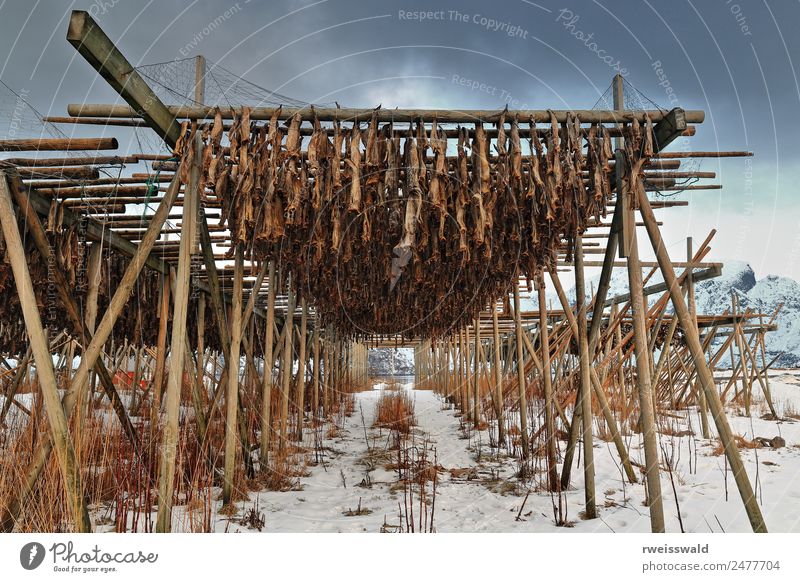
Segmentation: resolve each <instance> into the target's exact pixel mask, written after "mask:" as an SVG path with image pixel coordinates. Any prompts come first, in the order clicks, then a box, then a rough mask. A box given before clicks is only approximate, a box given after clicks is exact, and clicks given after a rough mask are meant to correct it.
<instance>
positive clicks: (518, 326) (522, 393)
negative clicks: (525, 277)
mask: <svg viewBox="0 0 800 582" xmlns="http://www.w3.org/2000/svg"><path fill="white" fill-rule="evenodd" d="M514 326H515V330H516V335H517V381H518V384H519V424H520V432H521V435H520V436H521V443H522V459H523V460H524V461H527V460H528V455H529V453H530V443H529V442H528V396H527V393H526V391H527V387H526V385H525V366H524V365H523V355H522V353H523V352H522V349H523V345H522V342H523V339H522V335H523V333H525V332H524V331H523V330H522V313H521V311H520V305H519V285H518V284H517V282H516V281H515V282H514Z"/></svg>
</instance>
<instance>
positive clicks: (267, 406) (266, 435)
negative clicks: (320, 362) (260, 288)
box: [259, 261, 276, 471]
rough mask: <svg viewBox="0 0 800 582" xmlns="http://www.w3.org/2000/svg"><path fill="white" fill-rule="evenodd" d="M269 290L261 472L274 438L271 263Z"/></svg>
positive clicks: (262, 383)
mask: <svg viewBox="0 0 800 582" xmlns="http://www.w3.org/2000/svg"><path fill="white" fill-rule="evenodd" d="M268 277H269V282H268V285H269V289H268V290H267V323H266V329H265V330H264V375H263V376H262V378H261V446H260V448H259V458H260V464H261V470H262V471H264V470H266V469H267V467H268V466H269V448H270V444H271V440H272V439H271V436H272V422H271V416H272V410H271V408H272V367H273V365H274V363H275V362H274V359H275V358H274V357H273V355H272V354H273V349H274V347H273V343H274V342H275V287H276V281H275V263H274V262H273V261H270V262H269V275H268Z"/></svg>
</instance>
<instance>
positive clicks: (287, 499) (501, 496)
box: [174, 371, 800, 533]
mask: <svg viewBox="0 0 800 582" xmlns="http://www.w3.org/2000/svg"><path fill="white" fill-rule="evenodd" d="M771 387H772V390H773V394H774V400H775V403H776V406H777V408H778V412H779V414H781V415H784V414H790V413H791V414H794V415H796V414H797V412H798V410H800V374H798V372H797V371H776V372H773V373H772V374H771ZM380 388H381V386H376V387H375V389H373V390H371V391H366V392H361V393H359V394H357V395H356V404H355V412H354V413H353V414H352V416H350V417H348V418H347V420H346V422H345V425H344V429H343V430H342V431H341V432H340V433H339V434H338V435H337V436H336V437H335V438H330V439H325V440H324V447H325V453H326V455H325V462H324V463H318V464H316V465H314V466H309V468H308V470H309V475H308V476H306V477H301V478H300V480H299V484H300V487H299V488H298V490H296V491H286V492H277V491H259V492H252V493H250V499H249V501H244V502H241V503H239V504H238V507H239V512H238V515H236V516H225V515H220V514H219V513H218V509H219V508H218V505H219V503H218V502H217V504H216V505H217V507H216V509H214V512H215V515H214V529H215V530H216V531H230V532H235V531H248V528H247V527H246V526H245V525H242V524H241V521H242V520H241V517H242V515H243V514H244V513H245V512H246V511H247V510H249V509H251V508H254V507H257V512H258V513H262V514H263V517H264V520H265V524H264V527H263V531H266V532H378V531H380V530H381V527H382V525H383V524H384V523H387V524H390V525H397V524H399V523H400V521H401V519H400V517H399V515H398V514H399V509H398V502H399V503H400V504H401V505H402V503H403V493H402V488H400V489H399V491H398V488H397V486H396V483H397V473H396V471H392V470H386V469H385V468H384V467H383V466H382V465H381V464H380V463H377V464H374V470H372V471H370V472H369V477H370V478H369V479H368V480H367V479H366V476H367V469H368V465H365V457H367V456H368V455H367V439H369V444H370V448H371V449H372V450H373V453H374V451H375V449H376V448H380V447H386V446H388V444H389V439H388V433H387V431H386V430H383V431H381V430H380V429H375V428H372V424H373V417H374V412H375V404H376V402H377V400H378V398H379V396H380ZM403 389H404V390H408V391H410V394H411V396H412V398H413V399H414V401H415V409H416V410H415V414H416V419H417V428H416V429H415V430H416V436H415V438H416V439H417V440H418V442H419V441H421V440H422V439H423V433H424V434H427V435H429V437H430V439H431V440H432V445H433V446H434V447H435V449H436V455H437V460H438V464H439V465H441V466H442V467H443V469H444V470H443V471H440V473H439V477H438V479H439V480H438V485H437V492H436V500H435V530H436V531H438V532H553V533H555V532H562V533H568V532H608V531H615V532H647V531H649V530H650V522H649V515H648V508H647V507H646V506H644V505H643V500H644V497H645V495H644V487H643V485H641V484H635V485H631V484H629V483H626V482H625V481H623V479H622V477H621V472H620V468H619V465H618V461H617V457H616V453H615V452H614V448H613V445H612V444H611V443H607V442H604V441H602V440H600V439H597V438H596V439H595V451H594V456H595V465H596V485H597V489H596V490H597V501H598V507H599V518H598V519H595V520H590V521H584V520H581V519H580V517H579V516H578V513H579V512H580V510H581V509H582V505H583V498H584V492H583V470H582V467H579V468H576V469H574V470H573V483H572V488H571V489H570V490H569V491H567V492H566V493H565V498H566V502H567V510H568V515H567V519H568V520H569V521H570V522H571V525H572V527H570V528H565V527H556V526H555V525H554V522H553V509H552V504H551V496H550V494H549V493H546V492H530V494H529V495H528V498H527V500H525V496H526V493H527V489H526V488H525V487H524V486H519V482H518V480H516V479H515V478H514V472H515V470H516V463H515V462H514V461H513V460H511V459H508V458H505V457H503V456H502V455H501V456H500V457H499V458H498V456H497V455H496V451H493V449H491V448H490V447H489V436H488V431H477V432H473V433H472V435H471V438H469V439H465V438H463V437H464V433H463V431H462V430H461V428H460V423H459V419H458V416H457V413H456V411H455V410H453V409H451V408H449V407H448V406H446V405H445V404H443V402H442V401H441V399H440V398H439V397H437V396H436V395H435V394H434V393H433V392H430V391H417V390H413V385H412V384H411V383H407V384H405V385H404V386H403ZM765 410H766V409H763V410H762V408H761V406H760V405H756V406H754V411H757V414H755V413H754V416H756V418H753V419H751V418H747V417H744V416H742V415H740V414H739V413H738V411H737V410H735V409H731V410H730V411H729V419H730V422H731V425H732V428H733V430H734V432H735V433H737V434H739V435H742V436H743V437H745V438H746V439H747V440H751V439H753V437H765V438H772V437H775V436H778V435H780V436H782V437H783V438H784V439H785V441H786V446H785V447H783V448H780V449H777V450H776V449H771V448H760V449H743V450H742V456H743V458H744V461H745V464H746V467H747V471H748V474H749V475H750V478H751V481H752V482H753V483H754V486H755V487H756V493H757V497H758V500H759V502H760V504H761V507H762V511H763V513H764V517H765V519H766V522H767V525H768V527H769V530H770V531H772V532H790V531H794V532H797V531H800V421H798V420H797V419H791V418H789V419H786V420H784V421H779V422H776V421H769V420H762V419H760V418H758V416H760V415H761V414H762V413H763V412H764V411H765ZM362 411H363V421H362ZM673 421H674V422H673ZM668 424H670V425H672V426H673V427H674V430H673V431H667V432H680V431H682V430H687V429H688V430H691V431H693V432H695V433H698V434H695V435H694V436H688V435H687V436H680V437H679V436H670V435H668V434H663V433H662V434H660V435H659V439H660V444H661V448H662V450H663V451H666V452H667V453H668V454H672V451H673V450H674V457H675V459H676V463H675V465H676V469H675V471H674V473H673V477H674V480H675V488H676V490H677V500H678V504H679V506H680V514H681V517H682V520H683V527H684V530H685V531H687V532H708V531H714V532H721V531H725V532H748V531H750V526H749V523H748V521H747V517H746V515H745V512H744V509H743V507H742V502H741V500H740V498H739V495H738V492H737V490H736V487H735V484H734V481H733V476H732V474H731V473H730V471H729V470H726V469H727V467H726V463H725V457H724V456H722V455H715V454H714V453H713V451H714V449H715V448H716V447H717V446H718V441H717V440H716V439H715V438H712V439H709V440H704V439H702V438H700V436H699V426H700V423H699V418H698V416H697V413H696V411H690V412H689V413H684V414H682V415H681V418H675V419H672V418H671V417H670V420H669V422H668ZM365 431H366V435H367V436H366V437H365ZM712 433H713V426H712ZM625 438H626V440H627V441H628V442H629V447H630V450H631V457H632V460H633V461H634V462H639V463H642V462H643V455H644V453H643V449H642V448H641V442H640V436H639V435H636V434H628V435H626V437H625ZM308 444H309V446H310V445H311V443H310V442H309V443H308ZM559 446H560V448H562V449H563V446H564V443H563V441H562V442H560V443H559ZM673 447H674V448H673ZM479 449H480V451H481V452H480V455H479V454H478V451H479ZM479 457H480V460H479ZM690 463H691V468H690ZM452 469H471V471H455V473H451V471H450V470H452ZM454 474H455V476H454ZM465 474H471V475H472V477H473V478H467V477H466V476H465ZM367 481H371V487H365V486H363V485H360V484H362V483H366V482H367ZM393 485H394V487H393ZM662 490H663V495H664V510H665V514H666V520H667V531H670V532H679V531H680V524H679V520H678V517H677V515H678V508H677V505H676V500H675V495H674V494H673V492H672V485H671V482H670V479H669V476H668V474H667V473H666V472H662ZM359 501H360V507H361V508H362V510H364V509H366V510H369V513H364V512H362V514H361V515H354V516H346V515H344V514H345V512H348V510H353V511H354V512H355V511H356V510H357V508H358V507H359ZM523 502H524V503H525V506H524V509H523V510H522V512H521V515H520V519H517V516H518V514H520V506H521V505H522V504H523ZM174 520H175V529H177V530H181V529H183V530H186V529H188V524H187V523H186V522H187V518H186V515H185V513H184V511H183V509H182V508H176V512H175V516H174Z"/></svg>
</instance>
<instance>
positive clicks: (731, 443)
mask: <svg viewBox="0 0 800 582" xmlns="http://www.w3.org/2000/svg"><path fill="white" fill-rule="evenodd" d="M636 194H637V198H638V202H639V212H640V214H641V216H642V220H643V221H644V223H645V227H646V228H647V234H648V236H649V238H650V243H651V245H652V247H653V250H654V251H655V253H656V258H657V259H658V263H659V265H660V267H661V273H662V275H663V276H664V281H665V282H666V283H667V284H668V285H669V287H670V299H671V301H672V306H673V308H674V310H675V313H676V315H677V316H678V318H679V319H680V324H681V328H683V332H684V337H685V340H686V343H687V345H688V347H689V351H690V353H691V355H692V359H693V361H694V365H695V368H696V370H697V375H698V377H699V379H700V383H701V386H702V388H703V391H704V392H705V395H706V402H707V404H708V408H709V411H710V412H711V417H712V418H713V419H714V424H715V425H716V427H717V433H718V434H719V437H720V440H721V441H722V445H723V448H724V450H725V456H726V458H727V459H728V464H729V465H730V467H731V471H732V472H733V476H734V480H735V481H736V487H737V489H738V490H739V495H740V496H741V498H742V502H743V504H744V507H745V511H746V512H747V516H748V518H749V520H750V525H751V527H752V528H753V531H754V532H757V533H766V531H767V525H766V523H765V522H764V516H763V515H762V514H761V508H760V507H759V506H758V502H757V500H756V498H755V495H754V493H753V487H752V485H751V484H750V479H749V478H748V476H747V470H746V469H745V466H744V463H743V462H742V457H741V455H740V453H739V448H738V447H737V446H736V441H735V440H734V439H733V432H732V431H731V427H730V424H728V418H727V417H726V416H725V409H724V408H723V406H722V402H721V401H720V398H719V394H718V393H717V390H716V386H715V384H714V377H713V375H712V374H711V370H710V369H709V367H708V364H707V362H706V359H705V352H704V350H703V346H702V345H701V343H700V338H699V334H698V333H697V330H696V329H695V328H693V327H692V323H693V319H692V317H691V314H690V313H689V309H688V308H687V306H686V302H685V301H684V299H683V294H682V293H681V292H680V286H679V283H678V280H677V277H676V276H675V269H674V267H673V266H672V262H671V261H670V258H669V253H668V252H667V247H666V246H665V245H664V241H663V239H662V238H661V232H660V231H659V229H658V225H657V224H655V222H656V218H655V215H654V214H653V210H652V209H651V208H650V202H649V200H648V199H647V194H646V193H645V192H644V191H643V190H641V189H640V190H638V192H637V193H636Z"/></svg>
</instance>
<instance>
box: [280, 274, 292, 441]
mask: <svg viewBox="0 0 800 582" xmlns="http://www.w3.org/2000/svg"><path fill="white" fill-rule="evenodd" d="M286 280H287V288H288V289H287V295H288V304H287V309H286V317H285V318H284V323H283V325H284V334H285V335H284V344H283V361H282V363H281V373H282V375H283V378H282V383H281V432H280V448H281V450H283V449H284V448H285V447H286V444H287V443H286V440H287V421H288V418H289V391H290V389H291V385H292V364H293V360H294V358H293V354H292V344H293V342H292V331H293V328H294V292H293V291H292V275H291V273H290V274H288V275H287V277H286Z"/></svg>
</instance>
